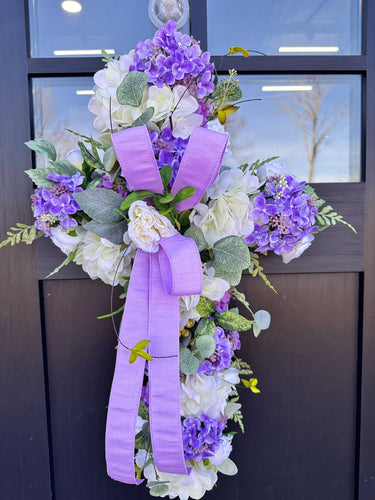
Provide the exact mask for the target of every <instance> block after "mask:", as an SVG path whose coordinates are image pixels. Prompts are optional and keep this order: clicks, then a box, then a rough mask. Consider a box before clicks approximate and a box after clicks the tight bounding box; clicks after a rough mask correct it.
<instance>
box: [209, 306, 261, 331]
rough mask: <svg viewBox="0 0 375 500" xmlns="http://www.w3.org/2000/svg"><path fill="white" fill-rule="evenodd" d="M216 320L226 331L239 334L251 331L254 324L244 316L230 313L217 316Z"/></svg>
mask: <svg viewBox="0 0 375 500" xmlns="http://www.w3.org/2000/svg"><path fill="white" fill-rule="evenodd" d="M216 320H217V322H218V323H219V325H220V326H221V327H222V328H224V330H233V331H237V332H244V331H246V330H250V328H251V325H252V324H253V322H252V321H250V320H248V319H246V318H245V317H244V316H241V315H240V314H236V313H234V312H229V311H227V312H223V313H220V314H216Z"/></svg>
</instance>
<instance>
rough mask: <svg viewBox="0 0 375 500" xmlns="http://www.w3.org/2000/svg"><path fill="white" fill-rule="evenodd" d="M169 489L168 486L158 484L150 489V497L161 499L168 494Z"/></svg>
mask: <svg viewBox="0 0 375 500" xmlns="http://www.w3.org/2000/svg"><path fill="white" fill-rule="evenodd" d="M168 491H169V487H168V486H167V485H166V484H158V485H157V486H153V487H152V488H150V495H151V496H152V497H160V496H162V495H165V494H166V493H168Z"/></svg>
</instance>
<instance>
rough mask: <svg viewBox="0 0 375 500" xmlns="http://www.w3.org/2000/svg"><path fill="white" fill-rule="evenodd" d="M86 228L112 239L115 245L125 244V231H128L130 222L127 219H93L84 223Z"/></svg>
mask: <svg viewBox="0 0 375 500" xmlns="http://www.w3.org/2000/svg"><path fill="white" fill-rule="evenodd" d="M84 227H85V229H88V230H89V231H91V232H92V233H94V234H97V235H98V236H101V237H102V238H105V239H106V240H109V241H111V242H112V243H114V244H115V245H123V244H124V240H123V236H124V233H125V232H126V231H127V228H128V223H127V221H126V220H125V219H122V220H120V221H117V222H106V223H103V222H97V221H95V220H92V221H90V222H87V223H86V224H85V225H84Z"/></svg>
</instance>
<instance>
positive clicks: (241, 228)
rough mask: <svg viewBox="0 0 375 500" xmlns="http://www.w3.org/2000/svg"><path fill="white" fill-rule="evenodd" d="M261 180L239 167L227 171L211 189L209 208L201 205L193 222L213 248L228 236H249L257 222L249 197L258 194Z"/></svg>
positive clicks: (196, 210) (194, 211)
mask: <svg viewBox="0 0 375 500" xmlns="http://www.w3.org/2000/svg"><path fill="white" fill-rule="evenodd" d="M258 188H259V180H258V178H257V176H256V175H253V174H251V173H250V172H245V173H244V172H242V170H240V169H238V168H233V169H230V170H224V171H223V172H221V173H220V175H219V177H218V178H217V180H216V181H215V183H214V184H213V185H212V186H211V187H210V188H209V189H208V191H207V194H208V196H209V197H210V198H211V201H210V202H209V203H208V205H205V204H202V203H199V204H198V205H197V206H196V207H195V210H193V212H192V214H191V216H190V219H191V221H192V222H193V224H195V225H196V226H198V227H199V228H200V229H202V231H203V234H204V237H205V239H206V241H207V243H208V244H209V245H210V246H213V245H214V243H215V242H216V241H218V240H221V239H222V238H225V237H226V236H239V237H241V238H242V237H245V236H249V234H251V233H252V231H253V230H254V222H253V221H252V220H250V219H249V212H250V210H251V209H252V208H253V205H252V203H251V201H250V200H249V195H250V194H253V193H255V192H257V190H258Z"/></svg>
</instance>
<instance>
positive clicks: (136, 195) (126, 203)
mask: <svg viewBox="0 0 375 500" xmlns="http://www.w3.org/2000/svg"><path fill="white" fill-rule="evenodd" d="M153 195H154V193H151V191H147V190H146V189H142V190H140V191H133V192H132V193H129V194H128V196H127V197H126V198H125V200H124V199H123V201H122V203H121V207H120V208H121V210H128V208H129V207H130V205H131V204H132V203H134V202H135V201H138V200H144V199H145V198H150V197H151V196H153Z"/></svg>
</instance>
